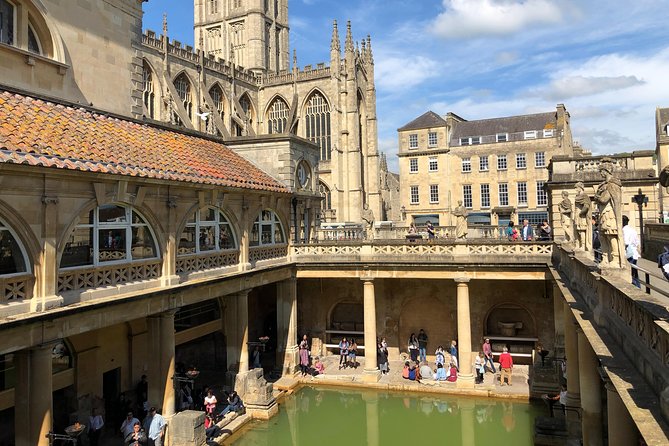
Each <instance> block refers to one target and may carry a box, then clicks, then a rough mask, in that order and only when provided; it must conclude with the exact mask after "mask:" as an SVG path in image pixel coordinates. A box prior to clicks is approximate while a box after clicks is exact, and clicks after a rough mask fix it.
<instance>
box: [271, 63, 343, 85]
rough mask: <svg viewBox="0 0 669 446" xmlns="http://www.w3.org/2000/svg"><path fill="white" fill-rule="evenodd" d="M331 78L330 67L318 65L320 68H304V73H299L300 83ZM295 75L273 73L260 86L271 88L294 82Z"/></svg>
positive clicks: (291, 73)
mask: <svg viewBox="0 0 669 446" xmlns="http://www.w3.org/2000/svg"><path fill="white" fill-rule="evenodd" d="M329 76H330V67H326V66H324V65H323V64H318V67H316V68H315V69H312V68H311V66H310V65H307V66H306V67H304V70H303V71H300V72H298V73H297V80H298V81H307V80H312V79H321V78H327V77H329ZM294 79H295V75H294V74H293V72H292V71H286V72H281V73H278V74H275V73H271V74H267V75H266V76H263V77H262V79H261V80H260V81H259V82H258V85H262V86H270V85H281V84H287V83H291V82H293V80H294Z"/></svg>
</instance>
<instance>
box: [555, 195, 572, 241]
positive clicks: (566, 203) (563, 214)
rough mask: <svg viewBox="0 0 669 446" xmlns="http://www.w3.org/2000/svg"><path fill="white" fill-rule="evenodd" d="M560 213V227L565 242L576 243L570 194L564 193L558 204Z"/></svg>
mask: <svg viewBox="0 0 669 446" xmlns="http://www.w3.org/2000/svg"><path fill="white" fill-rule="evenodd" d="M558 210H559V211H560V225H561V226H562V230H563V231H564V242H565V243H572V242H573V241H574V208H573V207H572V204H571V200H570V199H569V192H567V191H566V190H563V191H562V201H561V202H560V204H558Z"/></svg>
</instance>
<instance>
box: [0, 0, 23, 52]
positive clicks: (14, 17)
mask: <svg viewBox="0 0 669 446" xmlns="http://www.w3.org/2000/svg"><path fill="white" fill-rule="evenodd" d="M7 3H9V5H10V6H11V7H12V31H13V33H14V34H13V35H12V43H11V44H10V43H3V45H8V46H13V47H16V46H17V45H16V40H17V39H16V37H17V34H18V30H17V29H16V27H17V25H18V20H17V16H18V15H19V14H18V6H17V5H16V3H14V2H12V1H10V0H7Z"/></svg>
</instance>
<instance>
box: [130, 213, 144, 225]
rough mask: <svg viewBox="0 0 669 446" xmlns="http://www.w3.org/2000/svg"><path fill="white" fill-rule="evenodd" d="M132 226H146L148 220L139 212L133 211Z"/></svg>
mask: <svg viewBox="0 0 669 446" xmlns="http://www.w3.org/2000/svg"><path fill="white" fill-rule="evenodd" d="M132 224H133V225H136V224H137V225H145V224H146V220H144V218H143V217H142V216H141V215H139V214H138V213H137V212H135V211H132Z"/></svg>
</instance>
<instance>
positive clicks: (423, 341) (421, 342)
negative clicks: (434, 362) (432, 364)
mask: <svg viewBox="0 0 669 446" xmlns="http://www.w3.org/2000/svg"><path fill="white" fill-rule="evenodd" d="M418 351H419V355H420V362H427V334H426V333H425V330H423V329H422V328H421V329H420V331H419V332H418Z"/></svg>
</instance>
